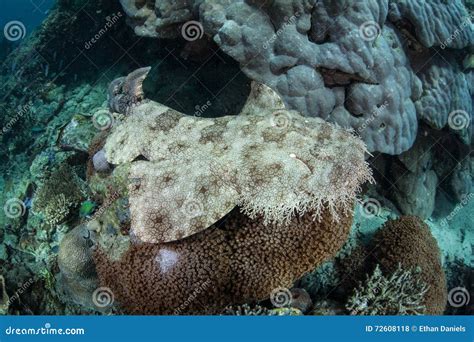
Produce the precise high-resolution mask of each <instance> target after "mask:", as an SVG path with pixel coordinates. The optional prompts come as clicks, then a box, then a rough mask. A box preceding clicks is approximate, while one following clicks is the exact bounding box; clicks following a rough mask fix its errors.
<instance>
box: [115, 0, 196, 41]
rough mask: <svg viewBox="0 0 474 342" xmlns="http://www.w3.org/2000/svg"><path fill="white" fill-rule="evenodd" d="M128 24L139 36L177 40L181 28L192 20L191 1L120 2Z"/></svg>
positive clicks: (149, 0)
mask: <svg viewBox="0 0 474 342" xmlns="http://www.w3.org/2000/svg"><path fill="white" fill-rule="evenodd" d="M120 3H121V5H122V7H123V9H124V11H125V13H126V14H127V16H128V24H129V25H130V26H132V27H133V29H134V31H135V33H136V34H137V35H139V36H144V37H153V38H176V37H177V36H178V34H179V26H180V25H181V24H182V23H184V22H186V21H188V20H191V18H192V8H191V6H190V3H191V1H189V0H158V1H156V0H148V1H143V0H120Z"/></svg>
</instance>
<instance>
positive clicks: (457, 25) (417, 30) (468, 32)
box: [389, 0, 474, 49]
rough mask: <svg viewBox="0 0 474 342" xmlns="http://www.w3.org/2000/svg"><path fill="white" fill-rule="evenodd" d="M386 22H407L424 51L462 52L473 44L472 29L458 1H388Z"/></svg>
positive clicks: (462, 5)
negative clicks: (438, 47)
mask: <svg viewBox="0 0 474 342" xmlns="http://www.w3.org/2000/svg"><path fill="white" fill-rule="evenodd" d="M389 18H390V20H391V21H394V22H400V21H402V22H408V24H409V25H410V27H411V29H412V31H413V34H414V35H416V37H417V38H418V40H419V41H420V42H421V43H422V44H423V45H424V46H425V47H428V48H430V47H433V46H440V47H441V48H443V49H444V48H447V47H448V48H454V49H462V48H465V47H467V46H470V45H473V44H474V28H473V26H472V23H471V18H470V15H469V12H468V11H467V10H466V7H464V3H463V1H462V0H449V1H446V0H416V1H412V0H390V11H389Z"/></svg>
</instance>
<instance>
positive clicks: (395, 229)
mask: <svg viewBox="0 0 474 342" xmlns="http://www.w3.org/2000/svg"><path fill="white" fill-rule="evenodd" d="M374 242H375V246H376V247H375V250H374V257H375V259H376V260H375V261H376V262H377V263H379V264H380V265H381V267H382V271H383V272H384V273H393V272H395V271H396V269H397V267H398V265H399V264H401V267H402V268H403V269H413V268H417V267H419V268H420V269H421V273H420V278H421V280H422V281H423V282H425V283H426V284H428V285H429V289H428V292H427V293H426V295H425V301H424V305H425V306H426V313H427V314H431V315H441V314H442V313H443V311H444V308H445V306H446V297H447V290H446V278H445V274H444V271H443V268H442V266H441V256H440V250H439V247H438V244H437V243H436V240H435V239H434V237H433V235H431V232H430V229H429V227H428V226H427V225H426V224H425V223H424V222H423V221H422V220H421V219H419V218H418V217H416V216H402V217H400V218H399V219H397V220H392V221H388V222H387V223H386V224H385V225H384V226H383V227H382V228H381V229H380V230H379V231H378V232H377V233H376V235H375V237H374Z"/></svg>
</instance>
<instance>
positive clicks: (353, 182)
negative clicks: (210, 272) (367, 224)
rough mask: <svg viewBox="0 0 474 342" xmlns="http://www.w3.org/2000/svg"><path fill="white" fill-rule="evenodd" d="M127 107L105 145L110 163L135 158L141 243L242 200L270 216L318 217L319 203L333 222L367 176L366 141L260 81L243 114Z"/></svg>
mask: <svg viewBox="0 0 474 342" xmlns="http://www.w3.org/2000/svg"><path fill="white" fill-rule="evenodd" d="M129 114H130V115H128V116H127V118H126V119H125V120H124V122H123V123H122V124H120V125H117V127H116V128H115V129H114V130H113V132H112V133H111V135H110V136H109V137H108V138H107V142H106V144H105V146H104V151H105V156H106V158H107V161H108V162H109V163H111V164H115V165H117V164H122V163H129V162H131V168H130V179H131V180H130V183H131V184H130V210H131V215H132V233H133V234H134V236H136V237H138V238H139V239H140V240H142V241H143V242H151V243H158V242H167V241H173V240H178V239H181V238H184V237H186V236H189V235H192V234H194V233H196V232H199V231H201V230H203V229H206V228H207V227H209V226H210V225H212V224H213V223H215V222H216V221H217V220H219V219H221V218H222V217H223V216H224V215H225V214H227V213H228V212H230V210H232V209H233V208H234V207H235V206H236V205H240V206H242V209H243V211H244V212H245V213H247V214H248V215H249V216H250V217H251V218H255V217H256V216H257V215H260V214H262V215H263V220H264V222H265V223H288V221H289V220H290V219H291V218H292V217H293V216H294V214H295V213H297V212H298V213H304V212H306V211H310V210H311V211H312V212H313V214H314V217H315V218H316V217H318V216H319V214H320V212H321V210H322V208H323V206H328V208H329V210H330V212H331V213H332V215H333V217H334V218H335V219H336V220H337V216H338V211H339V212H340V211H341V210H342V211H344V210H352V207H351V206H352V200H353V198H354V196H355V194H356V192H357V191H358V189H359V186H360V184H361V183H362V182H364V181H366V180H369V179H370V178H371V177H370V171H369V170H368V167H367V164H366V162H365V161H364V153H365V151H366V150H365V146H364V144H363V142H362V141H361V140H360V139H358V138H357V137H355V136H354V135H353V134H352V133H351V132H348V131H346V130H343V129H340V128H338V127H336V126H334V125H332V124H329V123H327V122H324V121H323V120H321V119H318V118H304V117H302V116H300V115H299V114H298V113H297V112H294V111H289V110H286V109H285V107H284V105H283V103H282V101H281V99H280V98H279V97H278V96H277V95H276V93H275V92H274V91H272V90H271V89H270V88H268V87H266V86H263V85H260V84H253V86H252V91H251V94H250V95H249V98H248V100H247V103H246V105H245V106H244V108H243V110H242V112H241V113H240V115H238V116H224V117H219V118H200V117H191V116H186V115H184V114H182V113H179V112H177V111H175V110H172V109H170V108H168V107H166V106H163V105H161V104H159V103H156V102H152V101H145V102H143V103H141V104H139V105H137V106H135V107H133V108H132V109H131V110H130V113H129ZM336 207H337V209H338V210H335V209H336Z"/></svg>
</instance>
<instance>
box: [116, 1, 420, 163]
mask: <svg viewBox="0 0 474 342" xmlns="http://www.w3.org/2000/svg"><path fill="white" fill-rule="evenodd" d="M130 2H135V1H122V4H123V5H124V8H125V9H126V11H127V8H129V7H130V5H129V3H130ZM125 3H127V4H125ZM167 3H168V1H165V2H163V5H165V4H167ZM157 4H158V2H157V3H156V4H155V6H157ZM186 4H187V5H184V4H183V3H181V2H179V4H177V5H176V9H177V8H179V9H180V10H179V11H174V10H173V11H171V12H168V11H154V14H152V15H151V17H153V15H156V13H160V16H162V17H163V18H164V17H168V16H170V15H171V16H172V17H173V19H172V20H171V21H170V22H169V23H172V24H176V23H181V24H182V23H185V21H187V20H190V19H191V18H193V19H194V20H199V21H200V23H199V25H197V26H196V29H197V30H198V31H199V33H200V35H202V34H204V33H205V34H207V35H209V36H211V37H213V39H214V41H215V42H216V43H217V45H218V46H219V47H220V48H221V49H222V51H224V52H225V53H227V54H228V55H229V56H231V57H232V58H234V59H235V60H236V61H237V62H239V63H240V65H241V68H242V70H243V72H244V73H245V74H246V75H247V76H248V77H249V78H251V79H253V80H255V81H257V82H260V83H264V84H266V85H267V86H269V87H271V88H272V89H275V90H276V91H277V92H278V93H279V94H280V95H281V96H282V99H283V100H284V102H285V104H286V105H287V106H288V108H291V109H294V110H297V111H299V112H300V113H302V114H303V115H305V116H310V117H320V118H323V119H324V120H327V121H331V122H336V123H338V124H340V125H341V126H343V127H351V128H353V129H355V130H357V131H358V133H359V134H360V135H361V137H362V138H363V140H364V142H365V143H366V144H367V146H368V149H369V150H370V151H380V152H383V153H388V154H399V153H401V152H403V151H406V150H407V149H409V148H410V146H411V145H412V144H413V142H414V140H415V136H416V132H417V117H416V112H415V108H414V104H413V101H414V100H416V99H417V97H418V96H419V95H420V84H419V80H418V79H417V77H416V75H415V74H414V73H413V72H412V70H411V68H410V65H409V63H408V60H407V57H406V55H405V53H404V51H403V48H402V44H401V41H400V39H399V37H398V35H397V34H396V33H395V31H394V30H393V29H392V27H391V26H390V23H386V17H387V14H388V10H389V1H388V0H381V1H369V2H367V1H365V2H364V1H357V2H350V1H343V2H334V1H330V0H325V1H317V2H316V1H303V0H292V1H286V0H276V1H268V2H267V1H265V2H261V1H244V0H238V1H226V0H219V1H214V0H213V1H207V0H204V1H187V2H186ZM166 6H167V7H169V6H168V5H166ZM137 8H140V9H139V10H137ZM142 8H144V6H143V4H142V5H141V6H137V7H135V10H134V11H132V12H133V13H128V15H129V16H130V17H131V18H132V21H133V19H134V18H135V17H136V15H137V14H136V13H135V11H137V12H139V11H141V9H142ZM191 9H192V10H191ZM149 10H150V8H148V9H147V11H149ZM177 13H180V14H181V15H178V14H177ZM149 18H150V17H149V16H148V15H145V18H141V23H142V26H146V25H147V24H151V25H152V26H153V27H154V28H155V30H156V31H161V30H162V26H161V25H162V24H163V23H164V22H165V20H161V19H158V20H157V21H156V22H155V21H154V20H150V21H149V20H148V19H149ZM135 22H136V21H135ZM143 23H145V24H143ZM186 24H187V23H186ZM186 24H184V25H183V26H182V29H185V28H186ZM138 25H140V24H138ZM132 26H134V27H136V24H132ZM150 31H151V28H150V29H148V28H147V29H145V30H144V31H140V30H135V32H136V33H137V34H139V35H142V36H156V34H151V35H150V33H149V32H150ZM203 31H204V32H203ZM175 36H177V35H175ZM183 36H184V35H183ZM184 38H185V39H186V38H187V37H186V36H184Z"/></svg>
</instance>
